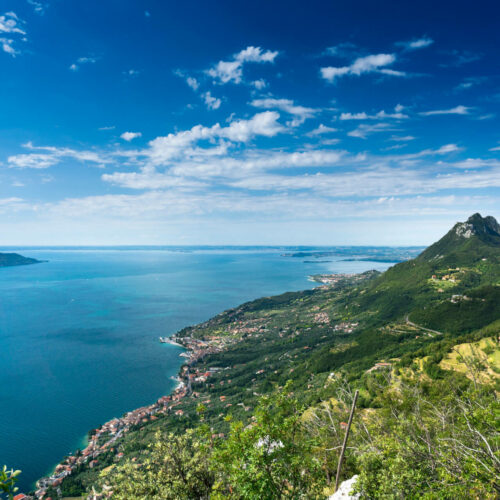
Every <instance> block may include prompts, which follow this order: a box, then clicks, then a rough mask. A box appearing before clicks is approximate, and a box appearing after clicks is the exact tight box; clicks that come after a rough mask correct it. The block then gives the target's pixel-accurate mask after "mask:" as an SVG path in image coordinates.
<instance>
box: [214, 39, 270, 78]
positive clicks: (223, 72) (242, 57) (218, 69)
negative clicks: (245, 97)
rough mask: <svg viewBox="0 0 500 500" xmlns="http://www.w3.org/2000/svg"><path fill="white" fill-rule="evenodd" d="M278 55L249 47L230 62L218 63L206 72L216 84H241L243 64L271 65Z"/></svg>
mask: <svg viewBox="0 0 500 500" xmlns="http://www.w3.org/2000/svg"><path fill="white" fill-rule="evenodd" d="M277 55H278V51H270V50H267V51H263V50H262V49H261V48H260V47H253V46H249V47H247V48H246V49H244V50H242V51H241V52H238V53H237V54H235V55H234V59H233V60H231V61H219V62H218V63H217V64H216V65H215V66H214V67H213V68H210V69H209V70H207V72H206V73H207V74H208V75H209V76H211V77H212V78H213V79H214V80H215V81H216V82H217V83H220V84H225V83H229V82H233V83H236V84H239V83H241V82H242V77H243V65H244V63H248V62H253V63H264V62H267V63H273V62H274V59H275V58H276V56H277Z"/></svg>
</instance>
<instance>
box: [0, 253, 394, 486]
mask: <svg viewBox="0 0 500 500" xmlns="http://www.w3.org/2000/svg"><path fill="white" fill-rule="evenodd" d="M282 251H283V249H281V250H279V249H260V250H259V249H252V250H245V251H243V250H236V249H227V250H211V251H209V250H196V251H190V252H178V251H168V250H151V249H150V250H102V249H101V250H99V249H97V250H56V249H50V250H49V249H32V250H26V249H23V250H21V251H20V253H22V254H23V255H26V256H30V257H35V258H38V259H43V260H48V262H46V263H42V264H36V265H32V266H19V267H11V268H1V269H0V465H2V464H3V463H5V464H8V466H9V467H13V468H17V469H21V470H22V471H23V474H22V476H21V481H20V486H21V489H22V490H25V491H27V490H29V489H30V488H31V487H32V486H33V482H34V481H35V480H36V479H38V478H39V477H41V476H43V475H45V474H46V473H48V472H49V471H50V470H51V468H52V467H53V466H54V465H55V463H57V462H58V461H59V460H60V459H61V458H62V457H63V456H65V455H67V454H68V453H70V452H72V451H74V450H75V449H76V448H78V447H80V446H81V445H82V438H83V437H84V436H85V434H86V433H87V431H88V430H90V429H92V428H94V427H97V426H99V425H100V424H102V423H104V422H105V421H107V420H109V419H111V418H113V417H115V416H120V415H122V414H123V413H125V412H126V411H129V410H132V409H134V408H136V407H139V406H143V405H146V404H150V403H152V402H154V401H155V400H156V399H157V398H158V397H160V396H162V395H164V394H167V393H168V392H169V391H170V390H171V389H172V388H173V385H174V382H173V381H172V380H170V376H172V375H175V374H176V373H177V371H178V369H179V366H180V364H181V361H182V358H179V353H180V350H179V348H177V347H175V346H170V345H165V344H160V343H159V342H158V337H159V336H163V335H169V334H172V333H174V332H175V331H177V330H179V329H180V328H182V327H184V326H187V325H190V324H194V323H198V322H200V321H203V320H206V319H208V318H209V317H211V316H213V315H214V314H216V313H218V312H220V311H222V310H224V309H227V308H229V307H233V306H236V305H238V304H240V303H242V302H244V301H247V300H250V299H254V298H257V297H261V296H264V295H272V294H277V293H282V292H285V291H289V290H300V289H305V288H311V287H313V286H316V285H315V284H314V283H312V282H310V281H308V279H307V276H308V275H310V274H315V273H323V272H361V271H364V270H367V269H379V270H383V269H385V268H386V267H388V266H389V264H385V263H380V262H345V261H340V260H339V261H334V262H304V261H303V260H302V259H297V258H284V257H281V256H280V253H282ZM339 259H340V257H339Z"/></svg>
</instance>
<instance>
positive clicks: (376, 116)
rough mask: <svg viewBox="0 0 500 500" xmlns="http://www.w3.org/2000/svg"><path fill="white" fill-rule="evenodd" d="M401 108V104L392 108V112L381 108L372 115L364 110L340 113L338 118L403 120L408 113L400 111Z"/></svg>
mask: <svg viewBox="0 0 500 500" xmlns="http://www.w3.org/2000/svg"><path fill="white" fill-rule="evenodd" d="M402 109H403V106H401V105H400V104H398V105H397V106H396V107H395V108H394V112H393V113H386V112H385V111H383V110H382V111H379V112H378V113H375V114H374V115H369V114H368V113H365V112H364V111H363V112H361V113H341V115H340V117H339V119H340V120H386V119H390V118H392V119H395V120H403V119H405V118H408V115H405V114H404V113H401V111H402Z"/></svg>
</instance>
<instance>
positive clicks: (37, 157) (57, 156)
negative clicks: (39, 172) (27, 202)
mask: <svg viewBox="0 0 500 500" xmlns="http://www.w3.org/2000/svg"><path fill="white" fill-rule="evenodd" d="M23 146H24V148H26V149H29V150H33V151H37V152H36V153H25V154H18V155H12V156H9V157H8V158H7V164H8V166H9V167H15V168H34V169H44V168H49V167H51V166H53V165H57V164H58V163H60V162H61V161H62V160H63V159H64V158H72V159H75V160H78V161H81V162H84V163H85V162H89V163H93V164H95V165H96V166H98V167H102V166H104V165H106V164H108V163H111V162H112V160H110V159H109V158H108V157H107V156H106V155H102V154H100V153H98V152H95V151H89V150H82V151H79V150H75V149H71V148H58V147H53V146H34V145H33V144H32V143H31V142H28V143H26V144H24V145H23Z"/></svg>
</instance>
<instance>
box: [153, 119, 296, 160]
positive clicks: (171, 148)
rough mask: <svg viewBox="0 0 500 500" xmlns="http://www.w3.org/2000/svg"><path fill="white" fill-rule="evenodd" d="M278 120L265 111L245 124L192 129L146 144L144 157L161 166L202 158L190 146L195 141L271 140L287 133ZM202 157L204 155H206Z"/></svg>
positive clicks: (243, 121) (237, 123) (235, 122)
mask: <svg viewBox="0 0 500 500" xmlns="http://www.w3.org/2000/svg"><path fill="white" fill-rule="evenodd" d="M279 117H280V115H279V114H278V113H276V112H275V111H264V112H262V113H257V114H256V115H254V116H253V117H252V118H250V119H248V120H233V121H231V122H230V123H229V125H227V126H225V127H222V126H221V125H220V124H219V123H216V124H215V125H213V126H212V127H204V126H202V125H195V126H194V127H193V128H191V129H189V130H183V131H181V132H176V133H170V134H168V135H166V136H164V137H157V138H156V139H154V140H152V141H151V142H150V143H149V146H150V148H149V150H146V151H144V152H143V154H144V155H146V156H148V157H149V160H150V161H151V162H153V163H154V164H162V163H166V162H169V161H172V160H173V159H178V158H182V157H186V156H192V155H193V154H203V153H202V152H203V151H205V150H200V149H193V145H194V144H195V143H197V142H198V141H212V142H213V141H215V140H216V139H219V140H224V139H227V140H229V141H231V142H240V143H246V142H248V141H249V140H250V139H253V138H254V137H256V136H264V137H274V136H275V135H277V134H279V133H282V132H284V131H285V130H286V129H285V127H283V125H281V124H280V123H279V122H278V119H279ZM219 147H220V145H219ZM206 151H210V150H206ZM204 154H205V155H206V154H207V152H205V153H204Z"/></svg>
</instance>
